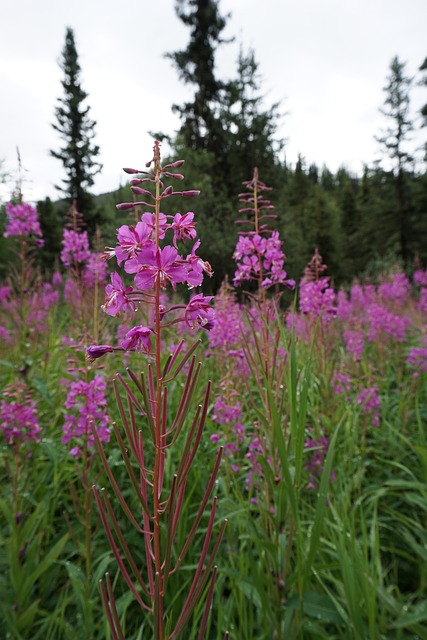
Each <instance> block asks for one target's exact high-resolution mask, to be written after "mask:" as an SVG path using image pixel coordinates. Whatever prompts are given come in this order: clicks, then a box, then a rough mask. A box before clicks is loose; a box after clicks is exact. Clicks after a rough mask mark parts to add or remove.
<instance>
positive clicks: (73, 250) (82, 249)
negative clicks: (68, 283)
mask: <svg viewBox="0 0 427 640" xmlns="http://www.w3.org/2000/svg"><path fill="white" fill-rule="evenodd" d="M62 244H63V245H64V246H63V249H62V251H61V261H62V262H63V264H64V265H65V266H66V267H71V266H72V265H74V264H75V263H78V262H86V261H87V260H88V259H89V257H90V249H89V237H88V235H87V231H82V232H81V233H79V232H78V231H74V230H73V229H64V238H63V240H62Z"/></svg>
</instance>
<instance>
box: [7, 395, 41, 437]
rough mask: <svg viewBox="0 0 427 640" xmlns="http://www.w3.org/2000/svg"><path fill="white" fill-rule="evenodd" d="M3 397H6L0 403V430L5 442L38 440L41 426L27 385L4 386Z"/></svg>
mask: <svg viewBox="0 0 427 640" xmlns="http://www.w3.org/2000/svg"><path fill="white" fill-rule="evenodd" d="M3 397H4V398H6V399H4V400H2V401H1V403H0V432H2V433H3V435H4V437H5V439H6V442H7V444H15V443H17V442H18V441H23V442H27V441H29V440H32V441H33V442H39V441H40V435H39V434H40V431H41V428H40V426H39V423H38V415H37V408H36V404H35V402H34V400H32V399H31V393H30V391H29V390H28V389H27V386H26V385H25V384H23V383H16V384H15V385H14V386H13V387H12V386H10V387H6V389H4V391H3Z"/></svg>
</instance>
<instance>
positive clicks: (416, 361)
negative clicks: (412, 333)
mask: <svg viewBox="0 0 427 640" xmlns="http://www.w3.org/2000/svg"><path fill="white" fill-rule="evenodd" d="M426 342H427V341H426ZM406 363H407V364H408V365H409V366H411V367H412V368H414V369H415V372H414V374H413V375H414V377H415V378H416V377H418V375H419V373H420V372H422V373H424V372H425V371H427V347H412V348H411V349H409V351H408V355H407V357H406Z"/></svg>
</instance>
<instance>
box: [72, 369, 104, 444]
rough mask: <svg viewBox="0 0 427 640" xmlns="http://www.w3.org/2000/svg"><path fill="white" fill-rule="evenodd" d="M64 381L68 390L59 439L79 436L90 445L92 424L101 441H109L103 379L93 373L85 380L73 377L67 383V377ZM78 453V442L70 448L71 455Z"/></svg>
mask: <svg viewBox="0 0 427 640" xmlns="http://www.w3.org/2000/svg"><path fill="white" fill-rule="evenodd" d="M65 384H66V385H67V386H68V387H69V391H68V394H67V399H66V401H65V403H64V406H65V408H66V409H67V412H66V414H65V419H64V425H63V427H62V431H63V437H62V442H63V443H64V444H67V443H68V442H69V441H70V440H73V439H75V438H83V439H84V440H86V441H87V444H88V445H89V446H90V447H92V446H93V444H94V436H93V433H92V427H91V424H92V423H94V425H95V427H96V430H97V432H98V435H99V439H100V440H101V442H109V440H110V429H109V418H108V415H107V399H106V396H105V392H106V390H107V384H106V382H105V380H104V378H103V377H102V376H101V375H99V374H97V375H96V376H95V377H94V378H93V380H90V381H89V382H84V381H83V380H76V381H74V382H71V383H70V382H69V381H68V380H67V381H65ZM79 452H80V446H79V445H76V446H74V447H73V448H72V449H71V451H70V453H71V455H73V456H77V455H78V454H79Z"/></svg>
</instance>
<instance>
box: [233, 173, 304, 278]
mask: <svg viewBox="0 0 427 640" xmlns="http://www.w3.org/2000/svg"><path fill="white" fill-rule="evenodd" d="M243 184H244V186H245V187H246V189H247V190H246V191H245V192H244V193H241V194H240V195H239V199H240V202H242V203H243V204H244V205H245V206H244V207H243V208H241V209H239V213H246V212H252V213H253V214H254V219H253V220H240V221H238V222H239V223H242V224H243V223H246V224H250V225H251V226H253V229H252V230H251V231H241V232H239V239H238V241H237V245H236V249H235V251H234V254H233V258H234V260H235V261H236V263H237V269H236V272H235V274H234V280H233V283H234V285H235V286H238V285H240V284H242V282H244V281H245V280H255V281H256V282H258V284H259V286H260V287H262V288H264V289H268V288H269V287H271V286H273V285H276V284H281V285H284V286H285V287H289V288H290V289H293V287H294V286H295V282H294V281H293V280H289V279H287V275H286V271H285V270H284V268H283V265H284V262H285V258H286V256H285V254H284V253H283V251H282V248H281V247H282V242H281V240H280V239H279V232H278V231H272V230H271V229H268V228H267V224H266V223H265V220H266V219H268V218H275V216H274V215H272V214H265V213H264V211H265V210H271V209H274V207H273V205H272V204H271V203H270V201H269V200H267V199H266V198H264V197H263V196H262V195H260V194H261V193H262V192H263V191H269V190H270V188H269V187H267V186H266V185H265V184H264V183H263V182H261V180H260V179H259V177H258V169H257V168H256V167H255V169H254V175H253V178H252V180H249V181H247V182H244V183H243ZM261 213H262V215H260V214H261Z"/></svg>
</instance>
